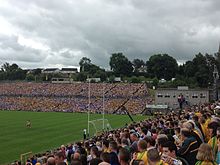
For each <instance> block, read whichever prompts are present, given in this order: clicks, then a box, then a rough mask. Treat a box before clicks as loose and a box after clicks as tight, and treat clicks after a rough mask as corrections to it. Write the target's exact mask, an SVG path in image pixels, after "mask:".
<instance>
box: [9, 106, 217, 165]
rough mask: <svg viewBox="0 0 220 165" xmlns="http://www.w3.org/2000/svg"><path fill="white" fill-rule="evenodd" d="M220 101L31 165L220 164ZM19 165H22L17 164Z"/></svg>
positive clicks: (106, 135) (64, 148)
mask: <svg viewBox="0 0 220 165" xmlns="http://www.w3.org/2000/svg"><path fill="white" fill-rule="evenodd" d="M216 105H217V103H214V104H204V105H202V106H201V105H200V107H198V106H193V107H187V108H186V109H184V110H183V111H182V112H179V111H175V112H170V113H168V114H166V115H157V116H155V117H153V118H148V119H146V120H144V121H141V122H138V123H132V124H130V125H126V126H125V127H124V128H120V129H116V130H111V131H108V132H103V133H102V134H100V135H98V136H94V137H91V138H88V139H86V140H83V141H80V142H76V143H72V144H68V145H66V146H64V145H61V147H60V148H58V149H56V150H54V151H47V152H46V153H44V154H37V155H34V156H33V157H31V158H30V159H29V160H27V162H26V164H27V165H67V164H69V165H87V164H90V165H110V164H111V165H129V164H130V165H167V164H168V165H195V164H196V165H217V164H220V118H218V114H215V113H214V112H215V111H214V108H215V107H216ZM13 164H14V165H20V164H21V162H18V161H16V162H15V163H13Z"/></svg>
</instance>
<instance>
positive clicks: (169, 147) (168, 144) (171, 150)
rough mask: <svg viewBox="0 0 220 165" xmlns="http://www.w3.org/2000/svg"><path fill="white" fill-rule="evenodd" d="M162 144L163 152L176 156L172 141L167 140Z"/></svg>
mask: <svg viewBox="0 0 220 165" xmlns="http://www.w3.org/2000/svg"><path fill="white" fill-rule="evenodd" d="M162 146H163V154H165V155H168V156H170V157H172V158H176V152H177V147H176V145H175V144H174V143H173V142H171V141H168V142H166V143H164V144H163V145H162Z"/></svg>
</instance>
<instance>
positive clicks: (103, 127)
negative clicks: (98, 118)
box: [102, 82, 105, 130]
mask: <svg viewBox="0 0 220 165" xmlns="http://www.w3.org/2000/svg"><path fill="white" fill-rule="evenodd" d="M102 106H103V107H102V118H103V122H102V124H103V125H102V129H103V130H104V129H105V83H104V82H103V96H102Z"/></svg>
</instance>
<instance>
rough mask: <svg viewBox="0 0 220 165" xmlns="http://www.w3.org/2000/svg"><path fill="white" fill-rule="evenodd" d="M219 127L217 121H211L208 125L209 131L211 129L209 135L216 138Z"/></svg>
mask: <svg viewBox="0 0 220 165" xmlns="http://www.w3.org/2000/svg"><path fill="white" fill-rule="evenodd" d="M218 127H219V123H218V122H216V121H211V122H210V123H209V124H208V129H209V134H210V136H211V137H214V136H216V134H217V128H218Z"/></svg>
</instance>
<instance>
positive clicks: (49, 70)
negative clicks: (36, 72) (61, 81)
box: [41, 68, 78, 75]
mask: <svg viewBox="0 0 220 165" xmlns="http://www.w3.org/2000/svg"><path fill="white" fill-rule="evenodd" d="M41 73H44V74H55V73H61V74H66V75H70V74H74V73H78V70H77V68H61V69H59V68H46V69H43V70H42V72H41Z"/></svg>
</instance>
